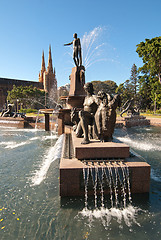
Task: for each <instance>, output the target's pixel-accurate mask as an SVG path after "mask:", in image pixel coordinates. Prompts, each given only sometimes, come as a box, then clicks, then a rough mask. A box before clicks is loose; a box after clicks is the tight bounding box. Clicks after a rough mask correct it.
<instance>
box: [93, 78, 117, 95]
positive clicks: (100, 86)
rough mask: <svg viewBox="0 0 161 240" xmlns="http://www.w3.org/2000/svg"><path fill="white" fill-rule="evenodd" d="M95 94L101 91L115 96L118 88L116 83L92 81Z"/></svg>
mask: <svg viewBox="0 0 161 240" xmlns="http://www.w3.org/2000/svg"><path fill="white" fill-rule="evenodd" d="M91 83H92V84H93V88H94V92H95V94H97V93H98V92H99V91H100V90H104V91H105V92H106V93H109V94H114V93H115V91H116V88H117V84H116V83H115V82H114V81H111V80H106V81H92V82H91Z"/></svg>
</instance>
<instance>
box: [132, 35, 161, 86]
mask: <svg viewBox="0 0 161 240" xmlns="http://www.w3.org/2000/svg"><path fill="white" fill-rule="evenodd" d="M136 52H137V53H138V55H139V57H141V58H142V60H143V63H144V65H143V67H141V68H140V70H142V69H144V70H145V69H146V70H147V71H148V70H149V71H150V75H151V76H157V77H158V78H159V82H160V83H161V37H155V38H152V39H145V42H141V43H139V44H138V45H137V49H136Z"/></svg>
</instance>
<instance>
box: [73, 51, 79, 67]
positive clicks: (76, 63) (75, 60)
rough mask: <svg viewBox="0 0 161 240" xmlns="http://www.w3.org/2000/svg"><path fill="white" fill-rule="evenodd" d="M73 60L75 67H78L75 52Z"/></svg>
mask: <svg viewBox="0 0 161 240" xmlns="http://www.w3.org/2000/svg"><path fill="white" fill-rule="evenodd" d="M73 60H74V63H75V65H76V66H77V67H78V63H77V61H76V54H75V51H74V52H73Z"/></svg>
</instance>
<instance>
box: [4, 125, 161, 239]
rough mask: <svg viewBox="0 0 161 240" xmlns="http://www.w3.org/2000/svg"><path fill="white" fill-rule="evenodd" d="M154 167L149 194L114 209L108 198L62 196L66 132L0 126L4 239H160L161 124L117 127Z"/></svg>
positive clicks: (137, 196)
mask: <svg viewBox="0 0 161 240" xmlns="http://www.w3.org/2000/svg"><path fill="white" fill-rule="evenodd" d="M114 137H116V138H118V139H119V140H121V141H123V142H125V143H127V144H128V145H130V147H131V149H132V150H133V151H134V152H135V153H136V154H140V155H141V156H142V157H144V158H145V159H146V161H147V162H148V163H149V164H150V165H151V169H152V172H151V187H150V193H149V195H145V194H144V195H142V194H141V195H140V194H139V195H138V194H137V195H132V203H131V204H129V205H127V206H126V207H125V208H124V207H119V208H116V207H113V208H112V207H111V203H110V198H109V196H104V204H103V206H102V199H101V196H97V206H95V197H94V196H90V197H88V209H86V208H85V198H84V197H83V198H62V199H60V197H59V159H60V154H61V146H62V141H63V135H61V136H60V137H59V139H58V138H57V136H56V135H54V134H51V133H50V132H45V131H40V130H35V129H33V130H27V129H26V130H25V129H23V130H22V129H14V128H0V156H1V158H0V164H1V168H0V179H1V181H0V231H1V232H0V236H1V237H0V238H1V239H5V240H11V239H12V240H13V239H19V240H21V239H28V240H31V239H35V240H37V239H42V240H43V239H45V240H46V239H48V240H50V239H51V240H60V239H64V240H66V239H68V240H75V239H76V240H79V239H90V240H99V239H100V240H101V239H103V240H104V239H110V240H111V239H115V240H117V239H121V240H124V239H130V240H133V239H136V238H138V239H139V240H140V239H149V240H150V239H153V240H155V239H156V240H157V239H160V238H161V221H160V219H161V128H158V127H144V128H143V127H140V128H131V129H127V130H126V131H125V130H123V129H116V130H115V134H114Z"/></svg>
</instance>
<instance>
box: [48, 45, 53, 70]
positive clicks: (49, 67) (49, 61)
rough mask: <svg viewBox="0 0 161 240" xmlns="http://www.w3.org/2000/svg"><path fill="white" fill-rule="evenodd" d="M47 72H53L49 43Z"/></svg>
mask: <svg viewBox="0 0 161 240" xmlns="http://www.w3.org/2000/svg"><path fill="white" fill-rule="evenodd" d="M47 72H48V73H49V72H52V73H53V64H52V57H51V45H49V58H48V68H47Z"/></svg>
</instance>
